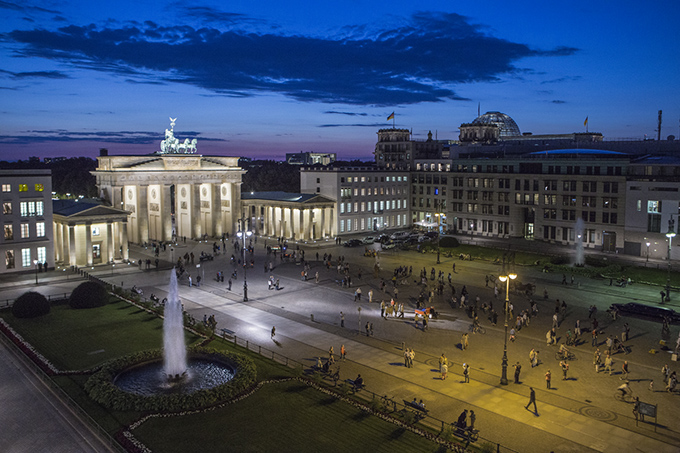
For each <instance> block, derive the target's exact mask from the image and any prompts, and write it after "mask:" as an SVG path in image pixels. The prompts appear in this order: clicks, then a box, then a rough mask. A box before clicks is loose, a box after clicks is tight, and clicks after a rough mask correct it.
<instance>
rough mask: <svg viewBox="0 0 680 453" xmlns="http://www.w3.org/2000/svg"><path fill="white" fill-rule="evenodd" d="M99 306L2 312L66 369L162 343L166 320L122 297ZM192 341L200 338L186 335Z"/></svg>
mask: <svg viewBox="0 0 680 453" xmlns="http://www.w3.org/2000/svg"><path fill="white" fill-rule="evenodd" d="M112 300H113V301H114V302H112V303H110V304H108V305H105V306H103V307H98V308H90V309H80V310H74V309H72V308H70V307H69V306H68V305H66V304H63V305H53V306H52V310H51V311H50V313H49V314H48V315H46V316H41V317H39V318H31V319H17V318H14V317H13V316H12V313H11V312H10V311H9V310H3V311H1V312H0V316H2V317H3V318H4V319H5V320H6V321H7V322H8V323H9V324H10V325H11V326H12V327H13V328H14V330H16V331H17V332H19V334H21V336H23V337H24V339H26V341H28V342H29V343H31V344H32V345H33V346H34V347H35V348H36V349H37V350H38V351H40V352H41V353H42V354H43V355H44V356H45V357H47V358H48V359H49V360H50V361H51V362H52V363H53V364H54V365H55V366H56V367H57V368H59V369H61V370H85V369H90V368H92V367H94V366H97V365H99V364H102V363H104V362H106V361H108V360H111V359H114V358H116V357H120V356H123V355H126V354H129V353H131V352H135V351H141V350H144V349H154V348H160V347H162V346H163V333H162V325H163V322H162V321H163V320H162V319H160V318H158V317H156V316H154V315H150V314H148V313H146V312H145V311H143V310H140V309H138V308H137V307H135V306H133V305H131V304H129V303H127V302H122V301H120V300H119V299H112ZM186 339H187V343H193V342H195V341H197V340H198V338H197V337H195V336H193V335H187V336H186Z"/></svg>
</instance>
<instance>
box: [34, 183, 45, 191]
mask: <svg viewBox="0 0 680 453" xmlns="http://www.w3.org/2000/svg"><path fill="white" fill-rule="evenodd" d="M43 190H45V186H43V185H42V184H36V185H35V191H36V192H42V191H43Z"/></svg>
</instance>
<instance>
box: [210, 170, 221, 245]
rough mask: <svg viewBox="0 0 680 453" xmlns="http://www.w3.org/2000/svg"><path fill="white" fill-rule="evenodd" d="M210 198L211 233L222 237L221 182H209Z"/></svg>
mask: <svg viewBox="0 0 680 453" xmlns="http://www.w3.org/2000/svg"><path fill="white" fill-rule="evenodd" d="M210 190H211V191H212V198H211V201H210V211H211V213H212V235H213V237H216V238H220V237H222V232H223V230H222V194H221V193H220V190H222V187H221V184H219V183H217V184H211V185H210Z"/></svg>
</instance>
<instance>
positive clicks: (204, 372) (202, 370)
mask: <svg viewBox="0 0 680 453" xmlns="http://www.w3.org/2000/svg"><path fill="white" fill-rule="evenodd" d="M233 378H234V369H233V368H232V367H230V366H229V365H226V364H224V363H221V362H216V361H212V360H209V359H201V358H192V359H189V363H188V370H187V373H186V375H185V376H184V377H183V378H181V379H179V380H174V379H172V380H171V379H169V378H168V376H167V375H166V374H165V372H164V367H163V362H162V361H156V362H149V363H145V364H142V365H139V366H135V367H133V368H128V369H127V370H125V371H123V372H122V373H120V374H119V375H118V376H117V377H116V379H115V380H114V384H115V385H116V386H117V387H118V388H120V389H121V390H123V391H125V392H128V393H134V394H136V395H141V396H153V395H162V394H172V393H183V394H189V393H193V392H196V391H198V390H204V389H210V388H213V387H217V386H218V385H222V384H226V383H227V382H229V381H231V380H232V379H233Z"/></svg>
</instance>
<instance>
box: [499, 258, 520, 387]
mask: <svg viewBox="0 0 680 453" xmlns="http://www.w3.org/2000/svg"><path fill="white" fill-rule="evenodd" d="M503 274H506V272H505V263H504V264H503ZM516 278H517V274H515V273H514V272H509V273H507V274H506V275H499V276H498V279H499V280H500V281H502V282H505V310H504V311H505V341H504V343H503V361H502V370H501V385H508V305H509V302H510V280H514V279H516Z"/></svg>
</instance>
